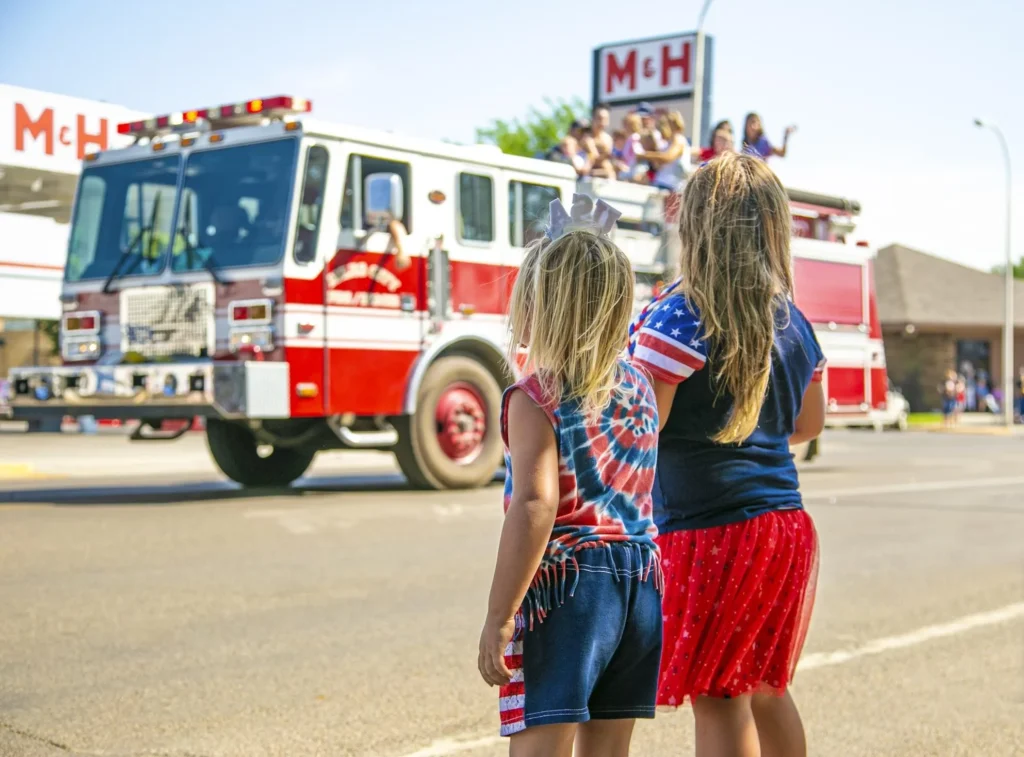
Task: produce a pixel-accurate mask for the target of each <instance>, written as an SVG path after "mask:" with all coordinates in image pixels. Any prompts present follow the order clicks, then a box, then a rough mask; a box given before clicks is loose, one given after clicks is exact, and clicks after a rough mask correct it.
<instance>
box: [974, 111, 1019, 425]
mask: <svg viewBox="0 0 1024 757" xmlns="http://www.w3.org/2000/svg"><path fill="white" fill-rule="evenodd" d="M974 125H975V126H977V127H978V128H981V129H991V130H992V131H993V132H995V135H996V136H997V137H998V138H999V144H1000V146H1001V147H1002V148H1003V162H1004V163H1005V164H1006V240H1005V241H1006V271H1005V278H1006V313H1005V316H1006V317H1005V320H1004V321H1003V419H1004V420H1005V421H1006V425H1007V426H1013V411H1014V399H1015V398H1014V396H1013V338H1014V333H1013V331H1014V329H1013V325H1014V324H1013V255H1012V254H1011V252H1010V215H1011V210H1012V206H1011V202H1012V197H1013V194H1012V192H1013V181H1012V174H1011V171H1010V148H1009V147H1008V146H1007V144H1006V137H1004V136H1003V132H1002V130H1000V128H999V127H998V126H996V125H995V124H991V123H985V122H984V121H982V120H981V119H980V118H975V119H974Z"/></svg>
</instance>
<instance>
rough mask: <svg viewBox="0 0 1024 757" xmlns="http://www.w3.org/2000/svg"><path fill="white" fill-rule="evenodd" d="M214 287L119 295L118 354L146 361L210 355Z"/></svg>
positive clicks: (149, 289)
mask: <svg viewBox="0 0 1024 757" xmlns="http://www.w3.org/2000/svg"><path fill="white" fill-rule="evenodd" d="M214 328H215V326H214V308H213V288H212V287H211V286H209V285H206V284H194V285H190V286H185V285H182V286H170V287H143V288H140V289H126V290H124V291H122V293H121V351H122V352H123V353H125V354H127V353H129V352H136V353H138V354H140V355H142V356H143V357H146V358H157V357H172V356H185V355H188V356H192V357H202V356H206V355H212V354H213V351H214V346H215V334H214Z"/></svg>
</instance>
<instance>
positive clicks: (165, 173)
mask: <svg viewBox="0 0 1024 757" xmlns="http://www.w3.org/2000/svg"><path fill="white" fill-rule="evenodd" d="M180 166H181V158H180V157H178V156H173V157H162V158H154V159H149V160H137V161H130V162H126V163H112V164H107V165H102V164H101V165H92V166H90V167H88V168H86V169H85V171H84V172H83V174H82V181H81V189H80V191H79V198H78V204H77V206H76V208H75V218H74V221H73V222H72V225H71V235H70V244H69V246H68V262H67V265H66V266H65V269H64V275H65V277H66V278H67V280H68V281H81V280H83V279H100V278H106V277H107V276H109V275H110V273H111V272H112V271H113V270H114V269H115V268H118V273H119V274H120V275H122V276H138V275H150V274H155V273H158V272H159V271H160V269H161V268H162V267H163V255H164V250H166V249H167V244H168V242H170V240H171V216H172V215H173V213H174V190H175V184H176V183H177V180H178V172H179V168H180ZM119 260H120V261H121V263H120V267H118V261H119Z"/></svg>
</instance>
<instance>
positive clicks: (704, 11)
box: [687, 0, 712, 167]
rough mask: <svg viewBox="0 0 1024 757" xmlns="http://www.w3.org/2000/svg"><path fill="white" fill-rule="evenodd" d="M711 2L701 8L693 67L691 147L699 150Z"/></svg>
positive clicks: (701, 143)
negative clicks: (705, 48) (705, 36)
mask: <svg viewBox="0 0 1024 757" xmlns="http://www.w3.org/2000/svg"><path fill="white" fill-rule="evenodd" d="M711 3H712V0H704V7H703V8H701V10H700V16H698V17H697V45H696V46H697V60H696V62H695V65H694V67H693V68H694V77H693V128H692V129H691V130H690V133H691V134H692V135H693V139H692V143H693V144H692V145H691V147H695V148H697V149H698V150H699V149H700V148H701V146H702V145H703V143H704V130H703V129H702V128H701V123H702V119H703V118H704V114H703V113H702V112H701V111H702V110H703V108H702V107H701V106H702V105H703V101H704V17H705V16H707V15H708V8H710V7H711ZM687 167H688V166H687Z"/></svg>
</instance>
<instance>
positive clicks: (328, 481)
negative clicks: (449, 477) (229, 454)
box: [0, 473, 499, 507]
mask: <svg viewBox="0 0 1024 757" xmlns="http://www.w3.org/2000/svg"><path fill="white" fill-rule="evenodd" d="M497 480H499V477H498V476H496V477H495V481H497ZM398 491H408V492H412V491H415V490H414V489H413V488H412V487H410V486H409V484H408V483H406V480H405V477H404V476H402V475H401V474H399V473H379V474H367V475H356V476H317V477H310V478H303V479H299V481H298V482H296V483H295V484H292V485H291V486H285V487H264V488H252V489H243V488H242V487H240V486H239V485H238V484H235V483H232V482H230V481H222V480H198V481H186V482H181V481H159V482H157V483H145V484H142V483H139V484H131V483H120V484H114V485H111V484H109V483H107V482H89V481H86V480H83V481H79V482H75V483H71V482H67V483H64V484H61V485H59V486H55V485H53V483H52V482H48V485H47V486H46V487H40V488H35V487H31V486H27V487H23V488H20V489H16V490H13V491H0V504H40V505H42V504H47V505H54V506H58V507H84V506H95V505H106V506H110V505H164V506H171V505H183V504H191V503H201V502H217V501H230V500H236V499H270V498H274V497H293V498H300V497H317V496H327V495H332V494H339V493H346V492H348V493H352V494H368V493H374V492H398Z"/></svg>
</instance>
